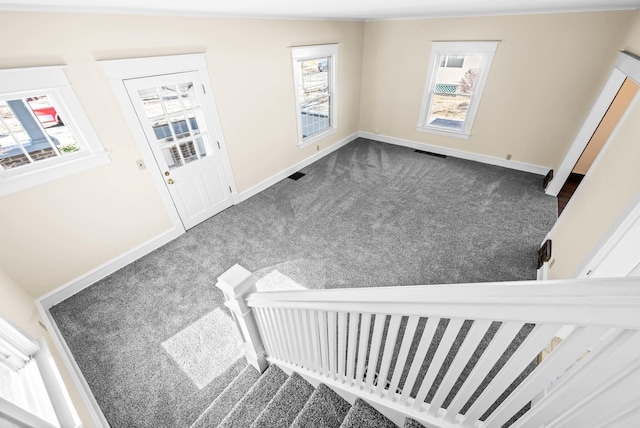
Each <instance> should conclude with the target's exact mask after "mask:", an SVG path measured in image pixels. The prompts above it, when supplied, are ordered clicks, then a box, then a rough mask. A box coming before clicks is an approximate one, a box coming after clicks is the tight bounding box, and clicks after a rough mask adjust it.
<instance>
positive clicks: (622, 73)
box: [545, 52, 640, 196]
mask: <svg viewBox="0 0 640 428" xmlns="http://www.w3.org/2000/svg"><path fill="white" fill-rule="evenodd" d="M627 77H628V78H630V79H633V80H634V81H635V82H636V83H638V84H639V85H640V58H638V57H636V56H634V55H633V54H631V53H629V52H619V53H618V58H617V60H616V63H615V66H614V68H613V71H612V72H611V74H610V75H609V79H608V80H607V83H605V85H604V88H602V91H601V92H600V95H599V96H598V99H597V100H596V102H595V104H594V105H593V107H592V108H591V111H590V112H589V114H588V115H587V118H586V119H585V121H584V123H583V124H582V127H581V128H580V130H579V131H578V134H577V135H576V138H575V139H574V140H573V143H572V144H571V147H570V148H569V151H568V152H567V154H566V155H565V157H564V159H563V160H562V163H561V164H560V166H559V167H558V171H557V172H556V173H555V174H554V177H553V180H551V181H550V182H549V185H548V186H547V189H546V191H545V192H546V194H547V195H552V196H558V193H559V192H560V190H561V189H562V186H564V183H565V182H566V181H567V178H569V174H571V171H573V167H574V166H575V165H576V162H578V159H580V156H581V155H582V152H583V151H584V149H585V147H587V144H589V141H590V140H591V137H592V136H593V133H594V132H595V131H596V129H597V128H598V125H600V122H601V121H602V118H603V117H604V115H605V114H606V113H607V110H608V109H609V106H610V105H611V103H612V102H613V100H614V98H615V97H616V95H617V94H618V91H619V90H620V87H621V86H622V84H623V83H624V80H625V79H626V78H627ZM610 140H611V139H609V140H608V141H607V142H606V143H605V144H604V146H603V147H602V150H601V151H604V149H605V148H606V146H607V145H608V144H609V141H610ZM587 174H588V171H587Z"/></svg>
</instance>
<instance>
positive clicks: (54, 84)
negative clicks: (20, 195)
mask: <svg viewBox="0 0 640 428" xmlns="http://www.w3.org/2000/svg"><path fill="white" fill-rule="evenodd" d="M65 68H66V66H46V67H30V68H13V69H5V70H0V94H1V95H2V97H3V98H10V97H16V98H20V97H25V96H30V95H35V93H40V94H44V93H48V94H51V95H52V96H53V97H54V99H55V101H56V108H57V109H59V110H60V114H61V116H62V117H63V118H64V120H65V125H66V126H69V127H70V128H71V130H72V131H73V133H74V135H75V136H76V138H77V140H78V143H79V144H80V145H81V146H82V150H81V151H79V152H77V153H72V154H68V155H65V156H63V157H57V158H52V159H50V160H46V161H41V162H42V163H41V162H38V163H34V164H31V165H28V166H23V167H19V168H16V169H9V170H0V197H1V196H5V195H8V194H11V193H15V192H19V191H22V190H26V189H29V188H31V187H35V186H38V185H40V184H44V183H48V182H50V181H54V180H58V179H60V178H63V177H67V176H70V175H73V174H77V173H79V172H82V171H86V170H89V169H92V168H96V167H98V166H102V165H106V164H108V163H110V162H111V159H110V157H109V155H108V153H107V152H106V150H105V149H104V147H103V146H102V144H101V142H100V139H99V138H98V135H97V134H96V132H95V130H94V129H93V126H91V122H90V121H89V118H88V117H87V115H86V113H85V112H84V109H83V108H82V105H81V104H80V101H79V100H78V98H77V97H76V94H75V92H74V91H73V89H72V88H71V84H70V83H69V80H68V79H67V76H66V74H65V72H64V70H65Z"/></svg>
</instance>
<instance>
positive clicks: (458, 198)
mask: <svg viewBox="0 0 640 428" xmlns="http://www.w3.org/2000/svg"><path fill="white" fill-rule="evenodd" d="M303 172H305V173H307V175H306V176H305V177H303V178H301V179H300V180H298V181H293V180H289V179H285V180H283V181H281V182H279V183H277V184H276V185H274V186H272V187H271V188H269V189H267V190H266V191H264V192H262V193H260V194H259V195H256V196H254V197H253V198H251V199H249V200H247V201H245V202H243V203H241V204H238V205H236V206H234V207H232V208H229V209H228V210H226V211H224V212H222V213H220V214H218V215H217V216H215V217H213V218H211V219H209V220H207V221H205V222H204V223H202V224H200V225H199V226H197V227H195V228H193V229H191V230H190V231H189V232H188V233H186V234H185V235H183V236H181V237H180V238H178V239H176V240H175V241H173V242H171V243H169V244H167V245H166V246H164V247H162V248H160V249H158V250H157V251H155V252H153V253H151V254H149V255H147V256H146V257H143V258H142V259H140V260H138V261H136V262H134V263H132V264H131V265H129V266H126V267H125V268H123V269H121V270H120V271H118V272H116V273H114V274H113V275H111V276H109V277H108V278H105V279H104V280H102V281H99V282H98V283H96V284H94V285H92V286H91V287H88V288H87V289H85V290H83V291H81V292H80V293H78V294H77V295H75V296H73V297H71V298H69V299H67V300H66V301H64V302H62V303H60V304H59V305H57V306H55V307H54V308H52V309H51V313H52V314H53V316H54V318H55V320H56V323H57V324H58V326H59V328H60V330H61V332H62V334H63V336H64V338H65V340H66V342H67V344H68V345H69V348H70V349H71V351H72V353H73V354H74V357H75V359H76V361H77V362H78V365H79V367H80V369H81V370H82V372H83V374H84V376H85V378H86V379H87V381H88V383H89V385H90V386H91V388H92V391H93V392H94V394H95V396H96V399H97V401H98V403H99V404H100V406H101V408H102V409H103V411H104V413H105V415H106V417H107V419H108V420H109V422H110V424H111V425H112V426H113V427H138V426H148V427H156V426H189V425H190V424H191V423H193V422H194V421H195V420H196V419H197V418H198V416H199V415H200V414H201V413H202V412H203V411H204V410H205V409H206V408H207V407H208V406H209V405H210V404H211V403H212V402H213V400H214V399H215V398H216V397H217V396H218V395H219V394H220V393H221V392H222V391H223V390H224V389H225V387H226V386H227V385H228V384H229V383H230V381H231V380H232V379H234V378H235V377H236V376H237V375H238V373H239V372H240V370H241V366H240V365H239V363H236V364H235V365H232V366H231V367H230V368H229V369H228V370H227V371H222V370H221V371H220V373H216V374H215V376H213V377H212V378H211V379H209V378H207V379H205V381H202V380H201V379H198V378H197V373H198V372H197V371H196V372H193V373H191V374H188V373H187V370H186V369H185V368H184V367H183V366H181V364H180V363H179V362H178V361H176V358H175V357H174V356H172V355H170V354H169V353H168V352H167V350H166V348H164V347H163V344H165V343H166V341H168V340H170V339H172V338H175V337H176V336H177V335H180V334H181V332H183V331H184V330H185V329H186V328H188V327H189V326H191V325H194V324H196V323H198V322H200V321H201V320H208V319H213V318H211V317H210V316H209V315H210V314H212V313H214V312H216V311H217V314H218V316H221V314H222V315H225V314H226V316H228V312H226V310H225V309H224V307H223V306H222V303H223V298H222V294H221V293H220V292H219V291H218V290H217V289H216V288H215V287H214V284H215V281H216V278H217V277H218V276H219V275H221V274H222V273H223V272H224V271H225V270H227V269H228V268H229V267H231V266H232V265H233V264H235V263H240V264H241V265H243V266H244V267H246V268H247V269H249V270H251V271H253V272H255V273H256V274H257V275H258V276H260V277H262V276H265V275H267V274H269V273H271V272H272V271H273V270H278V271H279V272H281V273H282V274H284V275H286V276H287V277H289V278H291V279H292V280H294V281H295V282H297V283H299V284H302V285H304V286H305V287H307V288H334V287H366V286H381V285H407V284H433V283H460V282H483V281H506V280H525V279H535V275H536V270H535V259H536V255H535V254H536V250H537V247H538V245H539V244H540V242H541V241H542V239H543V238H544V236H545V235H546V233H547V232H548V231H549V229H550V228H551V226H552V225H553V223H554V221H555V219H556V214H555V213H556V210H557V205H556V199H555V198H553V197H549V196H546V195H545V194H544V192H543V191H542V189H541V180H542V177H540V176H538V175H534V174H528V173H522V172H518V171H513V170H508V169H504V168H499V167H493V166H488V165H483V164H479V163H475V162H470V161H465V160H461V159H456V158H451V157H449V158H446V159H442V158H438V157H431V156H428V155H425V154H420V153H415V152H414V151H413V150H411V149H406V148H401V147H395V146H391V145H386V144H382V143H375V142H371V141H368V140H363V139H359V140H357V141H354V142H352V143H350V144H348V145H347V146H345V147H343V148H341V149H340V150H338V151H336V152H334V153H333V154H331V155H328V156H327V157H325V158H323V159H322V160H320V161H318V162H316V163H314V164H313V165H311V166H309V167H307V168H305V169H304V170H303ZM96 245H99V243H96ZM88 251H90V249H88ZM216 319H219V318H216ZM214 333H215V332H214ZM196 339H197V338H196ZM176 343H178V344H180V343H183V342H180V341H177V342H176ZM184 343H194V342H193V341H192V342H188V341H187V342H184ZM195 343H197V340H196V341H195ZM214 343H215V342H214ZM185 354H188V353H185ZM198 381H202V382H201V383H202V384H204V387H202V385H199V382H198Z"/></svg>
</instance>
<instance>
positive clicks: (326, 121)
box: [297, 57, 331, 138]
mask: <svg viewBox="0 0 640 428" xmlns="http://www.w3.org/2000/svg"><path fill="white" fill-rule="evenodd" d="M330 63H331V58H330V57H324V58H314V59H307V60H302V61H298V63H297V65H298V67H300V73H299V81H298V82H297V86H298V100H299V103H300V115H301V117H300V120H301V121H302V137H303V138H306V137H308V136H310V135H313V134H316V133H318V132H321V131H323V130H325V129H327V128H328V127H329V126H330V116H331V115H330V113H331V104H330V103H329V101H330V99H331V93H330V91H329V71H328V70H329V64H330Z"/></svg>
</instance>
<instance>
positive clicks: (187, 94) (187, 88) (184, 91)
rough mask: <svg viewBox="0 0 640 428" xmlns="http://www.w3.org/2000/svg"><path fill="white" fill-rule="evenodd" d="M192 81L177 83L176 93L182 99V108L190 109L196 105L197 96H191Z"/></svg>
mask: <svg viewBox="0 0 640 428" xmlns="http://www.w3.org/2000/svg"><path fill="white" fill-rule="evenodd" d="M192 91H193V83H191V82H188V83H181V84H179V85H178V93H179V95H180V98H181V99H182V106H183V108H184V109H190V108H193V107H197V106H198V98H197V97H192V96H191V93H192Z"/></svg>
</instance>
